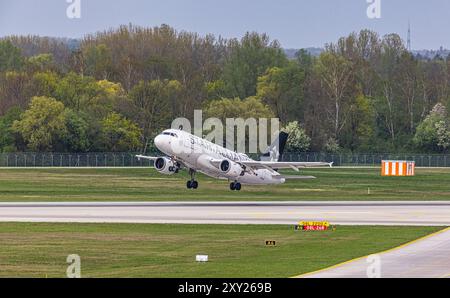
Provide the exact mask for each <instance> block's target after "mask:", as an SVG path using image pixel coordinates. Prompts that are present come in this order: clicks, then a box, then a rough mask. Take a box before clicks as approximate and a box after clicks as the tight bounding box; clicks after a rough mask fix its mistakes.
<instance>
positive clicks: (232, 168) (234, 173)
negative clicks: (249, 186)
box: [219, 159, 244, 178]
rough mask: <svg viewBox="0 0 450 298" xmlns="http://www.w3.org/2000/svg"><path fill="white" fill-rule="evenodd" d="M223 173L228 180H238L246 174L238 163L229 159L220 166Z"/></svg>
mask: <svg viewBox="0 0 450 298" xmlns="http://www.w3.org/2000/svg"><path fill="white" fill-rule="evenodd" d="M219 168H220V170H221V171H222V173H223V174H224V175H225V176H226V177H228V178H237V177H239V176H242V175H243V174H244V169H243V168H242V166H241V165H239V164H238V163H235V162H234V161H230V160H228V159H225V160H223V161H222V162H221V163H220V166H219Z"/></svg>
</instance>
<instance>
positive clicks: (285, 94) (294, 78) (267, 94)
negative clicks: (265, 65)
mask: <svg viewBox="0 0 450 298" xmlns="http://www.w3.org/2000/svg"><path fill="white" fill-rule="evenodd" d="M304 82H305V73H304V71H303V69H301V68H300V66H299V65H298V64H297V63H295V62H291V63H289V65H288V66H286V67H284V68H278V67H274V68H271V69H269V70H268V71H267V72H266V74H265V75H263V76H261V77H260V78H259V79H258V91H257V97H259V98H261V100H262V101H263V102H264V103H266V104H267V105H268V106H270V107H271V109H272V110H273V111H274V112H275V115H276V116H277V117H278V118H279V119H280V121H281V122H282V123H287V122H288V121H292V120H295V119H298V120H304V118H303V113H304V110H303V107H304Z"/></svg>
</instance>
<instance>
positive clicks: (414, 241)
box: [291, 227, 450, 278]
mask: <svg viewBox="0 0 450 298" xmlns="http://www.w3.org/2000/svg"><path fill="white" fill-rule="evenodd" d="M447 231H450V227H448V228H445V229H443V230H440V231H437V232H435V233H432V234H429V235H425V236H423V237H420V238H417V239H415V240H413V241H410V242H407V243H405V244H402V245H400V246H397V247H394V248H390V249H388V250H385V251H382V252H379V253H373V254H378V255H382V254H386V253H389V252H393V251H396V250H399V249H402V248H404V247H406V246H409V245H411V244H414V243H416V242H419V241H422V240H426V239H428V238H430V237H433V236H437V235H439V234H441V233H444V232H447ZM373 254H370V255H373ZM370 255H366V256H362V257H358V258H354V259H351V260H349V261H345V262H342V263H338V264H336V265H333V266H330V267H327V268H323V269H319V270H315V271H312V272H309V273H304V274H300V275H297V276H292V277H291V278H304V277H307V276H309V275H313V274H316V273H320V272H323V271H327V270H332V269H335V268H337V267H340V266H344V265H346V264H349V263H351V262H356V261H359V260H362V259H365V258H367V257H368V256H370ZM449 276H450V274H449V275H446V276H443V278H445V277H449Z"/></svg>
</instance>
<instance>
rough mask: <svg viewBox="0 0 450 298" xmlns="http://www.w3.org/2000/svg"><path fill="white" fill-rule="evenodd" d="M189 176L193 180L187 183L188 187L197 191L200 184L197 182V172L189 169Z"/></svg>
mask: <svg viewBox="0 0 450 298" xmlns="http://www.w3.org/2000/svg"><path fill="white" fill-rule="evenodd" d="M189 175H191V180H189V181H188V182H187V183H186V187H187V188H188V189H197V188H198V182H197V181H195V171H194V170H192V169H189Z"/></svg>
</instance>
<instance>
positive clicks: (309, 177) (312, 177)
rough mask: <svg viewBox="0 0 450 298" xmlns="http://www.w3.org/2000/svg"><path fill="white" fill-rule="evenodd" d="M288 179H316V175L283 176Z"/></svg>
mask: <svg viewBox="0 0 450 298" xmlns="http://www.w3.org/2000/svg"><path fill="white" fill-rule="evenodd" d="M283 178H285V179H286V180H308V179H316V177H314V176H283Z"/></svg>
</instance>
